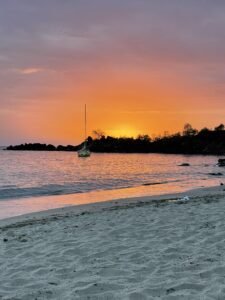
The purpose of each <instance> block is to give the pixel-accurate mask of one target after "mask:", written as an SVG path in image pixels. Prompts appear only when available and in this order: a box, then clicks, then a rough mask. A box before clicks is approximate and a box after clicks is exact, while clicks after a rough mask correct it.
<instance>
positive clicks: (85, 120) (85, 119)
mask: <svg viewBox="0 0 225 300" xmlns="http://www.w3.org/2000/svg"><path fill="white" fill-rule="evenodd" d="M84 123H85V126H84V128H85V129H84V135H85V136H84V140H85V142H86V139H87V111H86V104H85V114H84Z"/></svg>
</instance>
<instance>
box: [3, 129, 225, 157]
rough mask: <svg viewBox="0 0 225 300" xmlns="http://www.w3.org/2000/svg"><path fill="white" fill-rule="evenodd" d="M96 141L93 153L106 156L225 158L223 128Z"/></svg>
mask: <svg viewBox="0 0 225 300" xmlns="http://www.w3.org/2000/svg"><path fill="white" fill-rule="evenodd" d="M93 134H94V137H91V136H89V137H88V139H87V144H88V147H89V148H90V150H91V151H92V152H102V153H103V152H105V153H168V154H215V155H225V126H224V125H223V124H220V125H219V126H216V127H215V128H214V129H208V128H203V129H201V130H199V131H198V130H197V129H195V128H193V127H192V125H191V124H188V123H187V124H185V125H184V128H183V131H182V132H178V133H175V134H171V135H170V134H168V133H167V134H165V135H163V136H157V137H155V138H151V137H150V136H149V135H147V134H143V135H138V136H137V137H136V138H133V137H119V138H117V137H112V136H107V135H105V134H104V132H103V131H101V130H95V131H94V132H93ZM82 145H83V144H80V145H77V146H73V145H68V146H62V145H59V146H57V147H55V146H54V145H51V144H49V145H47V144H39V143H35V144H21V145H16V146H9V147H7V148H6V149H7V150H32V151H77V150H79V149H80V148H81V147H82Z"/></svg>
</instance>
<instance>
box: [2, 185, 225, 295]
mask: <svg viewBox="0 0 225 300" xmlns="http://www.w3.org/2000/svg"><path fill="white" fill-rule="evenodd" d="M185 195H186V196H188V198H187V197H186V198H185V197H184V196H185ZM224 200H225V188H224V187H223V186H220V187H215V188H209V189H199V190H193V191H190V192H187V193H185V194H174V195H166V196H156V197H149V198H148V197H142V198H134V199H123V200H120V201H110V202H104V203H96V204H89V205H81V206H76V207H65V208H61V209H56V210H50V211H47V212H41V213H34V214H30V215H25V216H20V217H16V218H11V219H6V220H2V221H0V236H1V238H0V244H1V247H0V265H1V273H0V299H21V300H22V299H23V300H28V299H224V298H225V288H224V286H225V275H224V274H225V251H224V250H225V238H224V231H225V221H224V211H225V201H224Z"/></svg>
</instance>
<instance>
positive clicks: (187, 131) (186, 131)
mask: <svg viewBox="0 0 225 300" xmlns="http://www.w3.org/2000/svg"><path fill="white" fill-rule="evenodd" d="M197 133H198V130H197V129H194V128H193V127H192V126H191V124H189V123H187V124H185V125H184V130H183V135H184V136H193V135H196V134H197Z"/></svg>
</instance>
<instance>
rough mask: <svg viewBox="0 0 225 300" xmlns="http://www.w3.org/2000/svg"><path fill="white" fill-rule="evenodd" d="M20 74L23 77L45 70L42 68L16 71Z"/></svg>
mask: <svg viewBox="0 0 225 300" xmlns="http://www.w3.org/2000/svg"><path fill="white" fill-rule="evenodd" d="M16 71H17V72H18V73H20V74H23V75H30V74H36V73H40V72H42V71H43V69H40V68H25V69H19V70H16Z"/></svg>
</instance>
